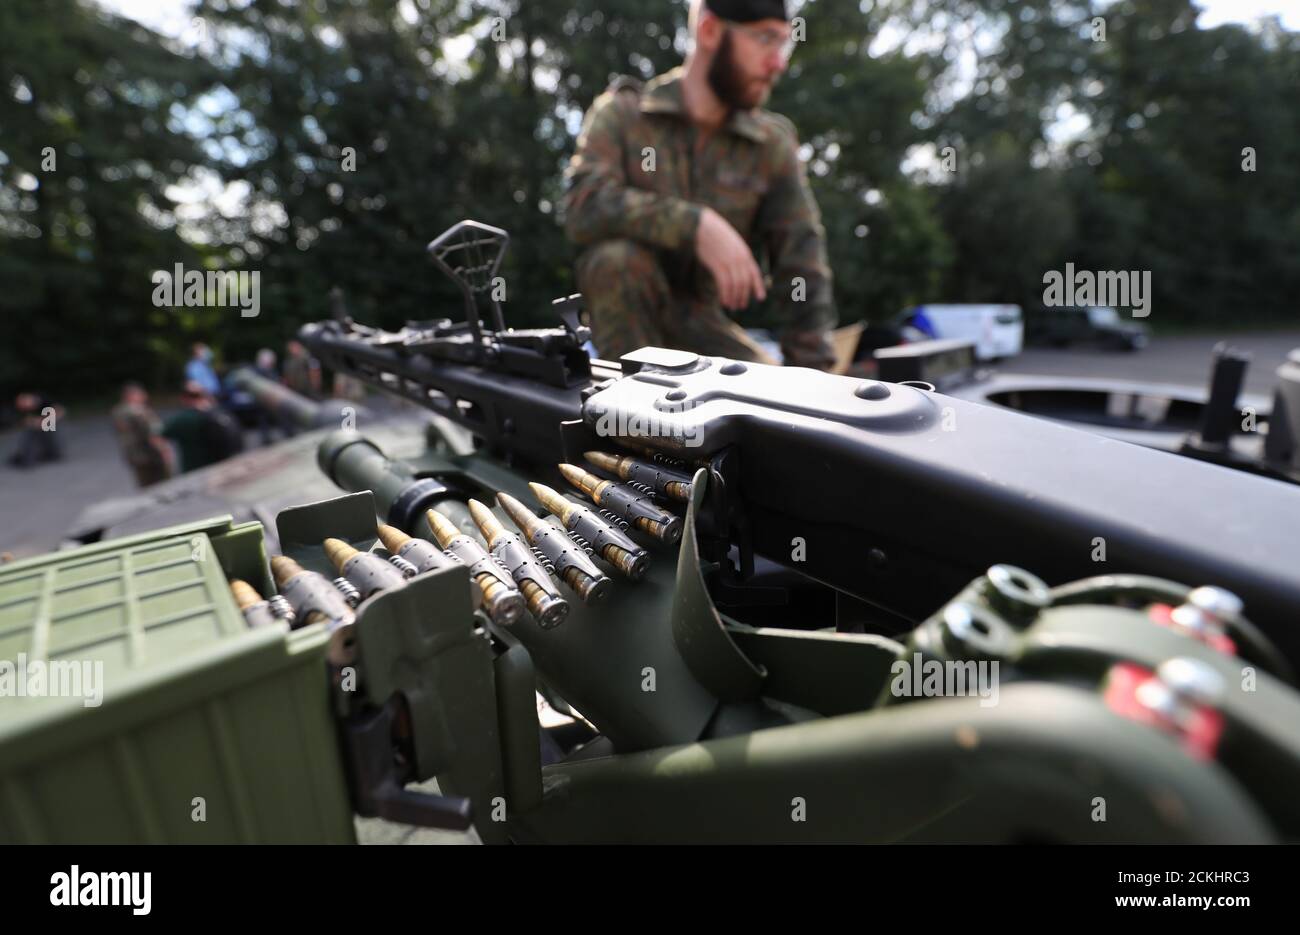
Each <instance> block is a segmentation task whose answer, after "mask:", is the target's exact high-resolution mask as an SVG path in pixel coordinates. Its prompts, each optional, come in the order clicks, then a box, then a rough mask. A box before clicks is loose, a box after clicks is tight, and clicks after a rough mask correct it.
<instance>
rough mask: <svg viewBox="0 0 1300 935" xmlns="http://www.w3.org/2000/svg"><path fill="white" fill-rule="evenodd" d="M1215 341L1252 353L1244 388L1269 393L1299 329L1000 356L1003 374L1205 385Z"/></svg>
mask: <svg viewBox="0 0 1300 935" xmlns="http://www.w3.org/2000/svg"><path fill="white" fill-rule="evenodd" d="M1220 340H1223V341H1227V342H1228V343H1229V344H1230V345H1231V346H1232V347H1235V348H1236V349H1237V350H1239V351H1244V352H1247V353H1249V354H1250V355H1251V363H1250V367H1249V368H1248V369H1247V371H1246V386H1245V391H1246V392H1248V393H1263V394H1266V395H1268V394H1270V393H1271V391H1272V389H1273V384H1274V382H1275V379H1276V378H1275V372H1276V370H1277V368H1278V367H1279V366H1280V365H1281V363H1282V362H1283V361H1284V360H1285V359H1286V355H1287V353H1288V352H1289V351H1290V350H1291V349H1292V348H1300V331H1276V332H1267V333H1265V332H1260V333H1254V334H1239V335H1234V336H1231V337H1229V336H1227V335H1224V336H1223V337H1221V338H1220V337H1215V336H1212V335H1196V336H1178V337H1156V338H1152V340H1151V344H1150V345H1149V346H1148V347H1146V348H1144V349H1143V350H1140V351H1135V352H1129V351H1103V350H1099V349H1097V348H1095V347H1071V348H1067V349H1062V350H1057V349H1053V348H1037V347H1031V348H1026V349H1025V351H1024V352H1023V353H1022V354H1020V356H1018V357H1015V358H1012V359H1011V360H1007V361H1003V362H1002V363H1001V364H1000V365H999V369H1001V370H1004V371H1006V372H1008V373H1034V374H1045V375H1048V376H1071V377H1101V378H1108V377H1109V378H1116V379H1122V380H1142V381H1147V382H1152V383H1181V384H1186V385H1189V386H1195V387H1199V388H1201V389H1202V390H1203V389H1205V388H1206V387H1208V386H1209V379H1210V354H1211V351H1212V350H1213V349H1214V345H1215V344H1216V343H1218V342H1219V341H1220Z"/></svg>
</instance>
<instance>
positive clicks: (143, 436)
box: [111, 383, 172, 487]
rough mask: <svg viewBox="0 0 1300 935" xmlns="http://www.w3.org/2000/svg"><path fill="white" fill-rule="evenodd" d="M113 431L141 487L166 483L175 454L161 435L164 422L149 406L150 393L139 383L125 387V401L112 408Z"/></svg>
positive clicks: (123, 389)
mask: <svg viewBox="0 0 1300 935" xmlns="http://www.w3.org/2000/svg"><path fill="white" fill-rule="evenodd" d="M111 418H112V420H113V429H114V431H116V432H117V440H118V444H120V445H121V447H122V457H124V458H125V459H126V463H127V464H128V465H129V466H130V468H131V471H132V472H133V473H134V474H135V481H136V483H137V484H139V485H140V486H141V487H148V486H149V485H151V484H156V483H158V482H159V481H161V480H165V479H166V478H167V477H168V476H169V475H170V474H171V472H172V452H171V448H169V447H168V446H167V443H166V442H165V441H163V440H162V437H161V436H160V435H159V431H160V430H161V427H162V425H161V422H160V421H159V419H158V416H157V414H156V413H155V412H154V411H153V409H151V408H150V407H149V394H148V393H147V392H145V390H144V387H142V386H141V385H140V384H139V383H128V384H126V385H125V386H123V387H122V401H121V402H120V403H118V404H117V405H116V406H114V407H113V412H112V414H111Z"/></svg>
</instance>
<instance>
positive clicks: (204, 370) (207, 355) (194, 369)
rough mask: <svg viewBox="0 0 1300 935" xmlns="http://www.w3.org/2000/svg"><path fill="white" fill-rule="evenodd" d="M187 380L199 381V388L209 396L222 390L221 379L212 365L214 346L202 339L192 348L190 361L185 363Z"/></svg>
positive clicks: (188, 381)
mask: <svg viewBox="0 0 1300 935" xmlns="http://www.w3.org/2000/svg"><path fill="white" fill-rule="evenodd" d="M185 382H186V383H197V384H198V386H199V389H201V390H203V392H205V393H207V394H208V395H209V396H213V397H215V396H217V395H218V394H219V393H220V392H221V381H220V380H218V379H217V371H216V370H214V369H213V367H212V348H210V347H208V346H207V345H206V344H204V343H203V342H202V341H196V342H195V343H194V347H193V348H192V349H191V352H190V359H189V362H188V363H186V365H185Z"/></svg>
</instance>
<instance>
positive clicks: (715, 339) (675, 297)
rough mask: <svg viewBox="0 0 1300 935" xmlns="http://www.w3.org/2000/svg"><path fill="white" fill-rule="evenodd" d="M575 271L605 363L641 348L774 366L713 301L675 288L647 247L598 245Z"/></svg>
mask: <svg viewBox="0 0 1300 935" xmlns="http://www.w3.org/2000/svg"><path fill="white" fill-rule="evenodd" d="M577 272H578V289H579V291H581V292H582V295H583V299H584V301H585V303H586V308H587V311H588V313H589V314H590V316H591V336H592V341H593V343H595V345H596V350H597V352H598V353H599V356H600V357H601V358H603V359H605V360H618V359H619V357H621V356H622V355H623V354H626V353H628V352H630V351H635V350H637V349H638V348H642V347H670V348H675V349H677V350H683V351H694V352H695V353H697V354H704V355H706V356H709V357H730V358H733V359H735V360H749V361H755V362H758V363H765V364H774V363H776V361H775V360H774V359H773V358H772V357H771V355H769V354H768V353H767V352H766V351H764V350H763V349H762V348H761V347H759V346H758V344H757V343H756V342H755V341H754V340H753V338H751V337H750V336H749V335H747V334H746V333H745V331H744V329H742V328H741V327H740V326H739V325H737V324H736V323H735V322H733V321H732V320H731V319H730V318H728V317H727V315H726V313H725V312H723V310H722V307H721V306H720V305H719V304H718V301H717V298H716V297H708V296H699V295H691V294H689V293H688V292H686V291H685V290H683V289H680V288H674V286H673V284H672V283H670V281H669V277H668V274H667V272H666V271H665V269H664V265H663V262H662V260H661V258H660V256H659V254H658V253H657V252H656V251H655V250H654V249H653V248H651V247H647V246H645V245H643V244H639V243H637V242H635V241H632V240H606V241H603V242H601V243H598V244H596V245H595V246H594V247H591V248H590V249H588V250H587V251H586V252H584V253H583V254H582V255H581V256H580V257H579V258H578V269H577Z"/></svg>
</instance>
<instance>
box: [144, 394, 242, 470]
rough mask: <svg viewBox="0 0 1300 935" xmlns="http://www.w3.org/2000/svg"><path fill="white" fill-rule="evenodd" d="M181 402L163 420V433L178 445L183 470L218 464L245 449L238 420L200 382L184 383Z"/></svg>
mask: <svg viewBox="0 0 1300 935" xmlns="http://www.w3.org/2000/svg"><path fill="white" fill-rule="evenodd" d="M181 405H182V407H183V408H182V409H181V410H180V411H179V412H177V413H174V414H173V415H171V416H170V417H168V419H167V421H166V422H165V423H164V424H163V430H162V434H163V437H164V438H167V439H170V440H171V441H172V442H173V443H174V444H175V445H176V449H177V451H178V452H179V454H180V467H181V472H182V473H185V472H188V471H195V470H198V469H199V468H202V467H207V466H208V465H209V464H216V463H217V462H218V461H223V460H225V459H226V458H228V457H230V456H231V455H233V454H237V453H238V452H240V451H241V450H243V438H242V435H241V433H240V431H239V426H238V424H237V423H235V421H234V419H232V418H231V417H230V415H229V414H228V413H225V412H223V411H222V410H220V409H218V408H217V406H216V404H215V403H213V401H212V397H211V396H209V395H208V394H207V393H205V392H204V391H203V387H201V386H200V385H199V384H198V383H195V382H194V381H190V382H189V383H186V384H185V389H184V390H182V391H181Z"/></svg>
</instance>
